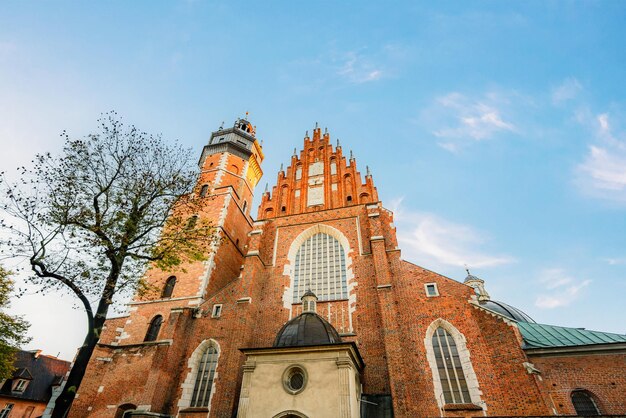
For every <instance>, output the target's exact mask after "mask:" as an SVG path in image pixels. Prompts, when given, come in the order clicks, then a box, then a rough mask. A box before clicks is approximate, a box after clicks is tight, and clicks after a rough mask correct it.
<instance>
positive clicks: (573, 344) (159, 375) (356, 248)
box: [70, 119, 626, 418]
mask: <svg viewBox="0 0 626 418" xmlns="http://www.w3.org/2000/svg"><path fill="white" fill-rule="evenodd" d="M262 161H263V150H262V148H261V146H260V143H259V141H258V140H257V138H256V134H255V131H254V129H253V128H252V126H251V124H250V123H249V122H248V121H246V120H243V119H240V120H238V121H237V122H236V123H235V125H234V126H233V127H232V128H228V129H222V128H220V129H219V130H218V131H216V132H213V133H212V134H211V138H210V140H209V142H208V144H207V145H205V146H204V149H203V151H202V154H201V157H200V161H199V166H200V175H199V180H198V187H197V189H196V193H197V194H198V196H197V198H199V199H210V200H208V204H207V209H206V210H205V211H204V212H203V213H198V214H196V216H198V217H199V218H204V219H206V220H210V221H211V222H212V223H213V224H214V225H215V226H216V228H217V229H218V233H219V235H220V237H221V239H220V240H219V241H217V242H216V243H215V244H214V246H213V248H212V250H211V252H210V254H209V256H208V258H207V260H206V261H205V262H202V263H197V264H194V265H190V266H187V267H186V269H185V272H184V273H181V272H180V271H177V272H168V271H161V270H157V269H151V270H149V271H148V272H147V274H146V277H147V280H148V281H149V282H150V283H151V284H152V285H154V286H157V287H158V288H159V289H162V290H161V293H160V294H157V295H154V296H153V297H150V298H140V297H137V298H136V299H134V300H133V301H132V302H130V310H129V314H128V315H127V316H124V317H121V318H114V319H109V320H108V321H107V324H106V329H105V331H104V333H103V335H102V338H101V340H100V344H99V345H98V347H97V349H96V351H95V353H94V355H93V358H92V359H91V362H90V364H89V367H88V370H87V374H86V378H85V380H84V382H83V384H82V386H81V388H80V390H79V393H78V398H77V399H76V401H75V402H74V405H73V407H72V410H71V412H70V416H71V417H77V418H79V417H111V418H113V417H116V418H119V417H180V418H192V417H193V418H200V417H222V418H231V417H239V418H246V417H263V418H278V417H283V418H286V417H290V418H293V417H301V418H302V417H308V418H326V417H327V418H343V417H346V418H347V417H350V418H358V417H364V418H378V417H384V418H387V417H409V418H412V417H443V416H445V417H482V416H493V417H496V416H497V417H503V416H542V417H543V416H555V415H572V416H573V415H578V416H594V415H596V416H597V415H611V414H613V415H618V414H626V335H619V334H610V333H604V332H597V331H588V330H583V329H574V328H565V327H559V326H552V325H544V324H541V323H537V322H535V321H534V320H533V319H531V318H530V317H528V316H527V315H526V314H524V313H523V312H522V311H520V310H518V309H516V308H513V307H511V306H509V305H506V304H505V303H502V302H497V301H495V300H492V299H491V298H490V295H489V294H488V293H487V291H486V290H485V286H484V282H483V280H481V279H479V278H478V277H475V276H473V275H471V274H469V272H468V276H467V278H465V280H464V282H459V281H456V280H453V279H450V278H448V277H445V276H442V275H439V274H437V273H434V272H432V271H429V270H426V269H424V268H422V267H420V266H417V265H415V264H412V263H411V262H409V261H406V260H403V259H402V257H401V249H400V248H399V247H398V242H397V239H396V230H395V227H394V223H393V214H392V213H391V212H390V211H389V210H387V209H385V207H384V206H383V203H382V202H380V201H379V199H378V193H377V190H376V187H375V186H374V181H373V178H372V176H371V174H370V173H369V170H366V174H365V176H362V174H361V172H360V171H359V170H358V169H357V163H356V160H355V159H354V158H353V156H352V154H351V153H350V155H345V154H344V151H343V149H342V147H341V146H340V145H339V143H337V144H336V146H333V144H332V142H331V138H330V135H329V134H328V133H327V132H322V131H321V129H320V128H318V127H316V128H315V129H314V130H313V133H312V135H311V136H309V135H308V133H307V135H306V136H305V138H304V145H303V149H302V150H300V152H296V151H295V150H294V154H293V156H292V157H291V161H289V164H288V165H287V168H286V169H283V168H282V167H281V169H280V171H279V173H278V179H277V182H276V185H275V186H274V187H272V189H271V192H270V191H268V190H267V189H266V190H265V192H264V193H263V195H262V200H261V205H260V207H259V210H258V214H257V216H256V218H253V217H252V216H251V214H250V210H251V203H252V198H253V193H254V190H255V187H256V186H257V183H258V182H259V180H260V178H261V176H262V170H261V163H262Z"/></svg>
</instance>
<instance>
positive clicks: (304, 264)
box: [293, 233, 348, 303]
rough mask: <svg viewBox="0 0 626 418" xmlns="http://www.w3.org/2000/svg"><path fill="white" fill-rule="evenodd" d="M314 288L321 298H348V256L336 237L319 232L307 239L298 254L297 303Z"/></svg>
mask: <svg viewBox="0 0 626 418" xmlns="http://www.w3.org/2000/svg"><path fill="white" fill-rule="evenodd" d="M307 289H311V290H312V291H313V293H315V295H316V296H317V297H318V298H319V300H320V301H324V300H336V299H347V298H348V288H347V284H346V255H345V252H344V249H343V247H342V246H341V244H340V243H339V241H337V240H336V239H335V238H334V237H332V236H330V235H328V234H324V233H318V234H315V235H313V236H312V237H310V238H309V239H307V240H306V241H304V243H303V244H302V245H301V246H300V248H299V249H298V252H297V253H296V260H295V265H294V291H293V303H299V302H300V298H301V297H302V295H303V294H304V292H306V290H307Z"/></svg>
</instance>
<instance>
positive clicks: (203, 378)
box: [191, 345, 218, 407]
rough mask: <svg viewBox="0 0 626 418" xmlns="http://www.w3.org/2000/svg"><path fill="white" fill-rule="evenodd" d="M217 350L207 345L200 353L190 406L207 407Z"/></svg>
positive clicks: (215, 365)
mask: <svg viewBox="0 0 626 418" xmlns="http://www.w3.org/2000/svg"><path fill="white" fill-rule="evenodd" d="M217 356H218V351H217V348H216V347H215V346H214V345H209V346H208V347H207V348H206V350H204V352H203V353H202V358H201V359H200V363H199V364H198V374H197V375H196V383H195V385H194V387H193V394H192V397H191V406H192V407H207V406H209V400H210V399H211V390H212V387H213V379H214V378H215V369H216V368H217Z"/></svg>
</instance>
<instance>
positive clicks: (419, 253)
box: [391, 198, 515, 268]
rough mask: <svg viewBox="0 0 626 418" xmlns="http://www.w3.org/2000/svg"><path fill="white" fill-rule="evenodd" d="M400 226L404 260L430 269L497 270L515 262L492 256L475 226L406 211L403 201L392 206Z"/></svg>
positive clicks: (503, 256)
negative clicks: (453, 267)
mask: <svg viewBox="0 0 626 418" xmlns="http://www.w3.org/2000/svg"><path fill="white" fill-rule="evenodd" d="M391 209H392V210H393V212H394V219H395V223H396V224H398V225H400V226H399V227H398V229H397V231H398V243H399V245H400V248H401V249H402V253H403V258H404V259H406V260H411V261H415V262H417V263H419V264H422V265H424V266H427V267H429V268H434V267H440V266H458V267H462V266H464V265H465V264H467V265H469V266H471V267H476V268H478V267H493V266H498V265H502V264H509V263H513V262H515V259H514V258H513V257H511V256H508V255H494V254H489V253H488V252H486V251H485V250H483V249H482V247H483V246H484V245H485V244H486V243H487V241H488V238H487V236H486V234H485V233H484V232H481V231H478V230H476V229H474V228H472V227H471V226H468V225H462V224H457V223H454V222H450V221H448V220H445V219H443V218H441V217H439V216H437V215H434V214H430V213H420V212H412V211H408V210H405V209H404V208H403V207H402V198H400V199H395V200H393V201H392V203H391Z"/></svg>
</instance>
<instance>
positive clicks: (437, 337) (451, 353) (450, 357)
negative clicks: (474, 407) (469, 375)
mask: <svg viewBox="0 0 626 418" xmlns="http://www.w3.org/2000/svg"><path fill="white" fill-rule="evenodd" d="M432 344H433V351H434V354H435V359H436V361H437V371H438V373H439V379H440V380H441V388H442V390H443V397H444V401H445V403H471V402H472V401H471V398H470V394H469V390H468V388H467V382H466V380H465V375H464V374H463V367H462V366H461V360H460V359H459V353H458V350H457V347H456V343H455V342H454V338H452V336H451V335H450V333H448V331H446V330H445V329H443V328H441V327H439V328H437V330H436V331H435V333H434V334H433V338H432Z"/></svg>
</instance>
